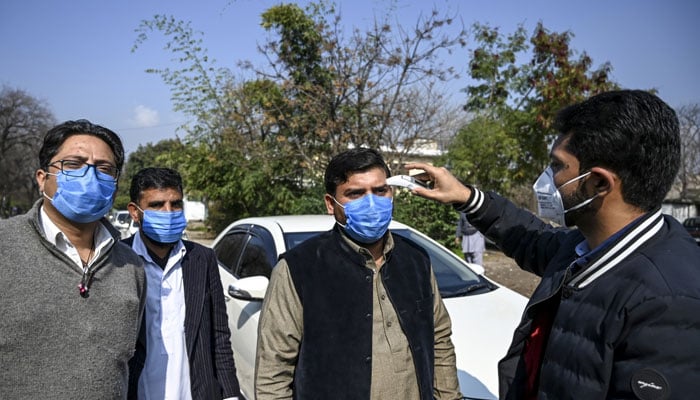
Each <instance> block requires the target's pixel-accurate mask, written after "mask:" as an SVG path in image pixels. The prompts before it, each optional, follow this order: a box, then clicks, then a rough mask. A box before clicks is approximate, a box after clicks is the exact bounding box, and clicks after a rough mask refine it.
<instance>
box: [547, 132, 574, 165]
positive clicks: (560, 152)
mask: <svg viewBox="0 0 700 400" xmlns="http://www.w3.org/2000/svg"><path fill="white" fill-rule="evenodd" d="M568 144H569V137H568V136H560V137H559V138H557V140H556V141H555V142H554V144H553V145H552V150H551V151H550V152H549V157H550V158H551V159H552V160H555V161H559V162H562V163H566V164H573V163H576V164H577V165H578V159H577V158H576V156H574V155H573V154H571V153H570V152H569V151H568V150H567V149H566V148H567V146H568Z"/></svg>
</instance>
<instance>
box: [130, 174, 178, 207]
mask: <svg viewBox="0 0 700 400" xmlns="http://www.w3.org/2000/svg"><path fill="white" fill-rule="evenodd" d="M149 189H177V191H178V192H180V194H182V177H181V176H180V173H178V172H177V171H175V170H174V169H171V168H155V167H149V168H144V169H142V170H140V171H139V172H137V173H136V175H134V177H133V178H132V179H131V187H130V188H129V197H130V198H131V201H133V202H134V203H136V204H138V202H139V200H141V194H142V193H143V192H144V191H145V190H149Z"/></svg>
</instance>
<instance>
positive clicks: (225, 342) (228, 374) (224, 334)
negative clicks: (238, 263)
mask: <svg viewBox="0 0 700 400" xmlns="http://www.w3.org/2000/svg"><path fill="white" fill-rule="evenodd" d="M208 255H209V257H208V260H207V265H208V267H209V274H208V275H209V293H210V295H211V303H210V304H211V307H212V309H211V316H212V335H213V336H214V337H213V340H214V367H215V368H214V371H215V374H216V379H217V381H218V382H219V384H220V385H221V389H222V391H223V397H224V398H228V397H237V396H239V395H240V387H239V385H238V378H237V377H236V365H235V361H234V359H233V350H232V349H231V331H230V330H229V326H228V315H227V314H226V302H225V300H224V289H223V287H222V286H221V278H220V275H219V266H218V264H217V262H216V256H215V255H214V252H213V251H211V252H209V253H208Z"/></svg>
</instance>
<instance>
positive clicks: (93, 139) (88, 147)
mask: <svg viewBox="0 0 700 400" xmlns="http://www.w3.org/2000/svg"><path fill="white" fill-rule="evenodd" d="M66 156H76V157H86V158H90V157H91V156H92V158H94V159H96V160H111V161H114V153H113V152H112V149H111V148H110V147H109V145H108V144H107V142H105V141H104V140H102V139H100V138H98V137H97V136H93V135H87V134H77V135H71V136H68V137H67V138H66V140H64V141H63V144H61V147H59V148H58V151H57V152H56V155H55V156H54V158H55V159H57V160H60V159H63V158H65V157H66Z"/></svg>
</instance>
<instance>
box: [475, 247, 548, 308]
mask: <svg viewBox="0 0 700 400" xmlns="http://www.w3.org/2000/svg"><path fill="white" fill-rule="evenodd" d="M484 270H485V271H486V276H488V277H489V278H491V280H494V281H496V282H498V283H500V284H501V285H503V286H505V287H508V288H510V289H513V290H515V291H516V292H518V293H520V294H522V295H523V296H525V297H530V295H531V294H532V291H533V290H535V287H536V286H537V284H538V283H539V282H540V278H539V277H538V276H537V275H534V274H531V273H529V272H525V271H523V270H521V269H520V268H518V266H517V265H516V264H515V262H514V261H513V260H512V259H511V258H509V257H507V256H505V255H504V254H503V253H501V252H500V251H498V250H495V249H491V248H487V249H486V252H485V253H484Z"/></svg>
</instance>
